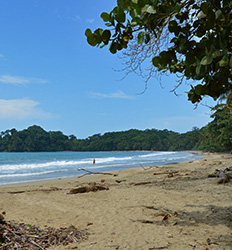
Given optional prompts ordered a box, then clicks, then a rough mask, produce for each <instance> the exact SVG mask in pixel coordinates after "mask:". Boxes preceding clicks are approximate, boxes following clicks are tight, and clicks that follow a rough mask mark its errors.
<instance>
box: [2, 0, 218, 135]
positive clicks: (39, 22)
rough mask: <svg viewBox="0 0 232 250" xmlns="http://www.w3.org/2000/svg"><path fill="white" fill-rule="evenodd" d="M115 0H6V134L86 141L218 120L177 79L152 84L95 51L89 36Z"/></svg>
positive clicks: (115, 59)
mask: <svg viewBox="0 0 232 250" xmlns="http://www.w3.org/2000/svg"><path fill="white" fill-rule="evenodd" d="M114 6H116V0H110V1H109V0H98V1H95V0H85V1H80V0H20V1H19V0H0V12H1V13H0V131H5V130H7V129H12V128H15V129H17V130H23V129H26V128H28V127H29V126H32V125H38V126H41V127H42V128H43V129H45V130H46V131H62V132H63V133H64V134H65V135H71V134H73V135H75V136H76V137H77V138H87V137H89V136H91V135H94V134H98V133H101V134H104V133H106V132H113V131H125V130H129V129H139V130H145V129H153V128H154V129H168V130H173V131H176V132H180V133H183V132H187V131H190V130H192V128H193V127H198V128H201V127H203V126H205V125H207V123H208V122H210V121H211V118H210V109H209V108H208V107H207V105H213V101H211V99H209V98H208V99H206V101H204V105H199V106H198V107H197V108H196V109H195V106H194V105H193V104H191V103H190V102H189V101H188V100H187V99H188V98H187V94H186V92H187V91H188V90H189V89H190V87H189V86H188V85H186V84H183V85H182V86H181V87H180V88H179V89H178V90H177V92H178V96H176V95H175V94H173V93H171V92H170V91H171V90H172V89H173V87H174V86H175V85H176V78H175V76H169V77H163V78H161V84H160V81H159V80H158V79H156V78H152V79H150V81H149V82H148V86H147V90H146V91H145V93H143V94H139V93H141V92H142V91H143V90H144V88H145V82H144V80H143V79H142V78H140V77H138V76H137V75H135V74H130V75H128V76H127V77H126V78H124V79H122V78H123V77H124V73H123V72H119V71H120V70H121V69H122V68H123V66H122V61H121V60H120V58H119V56H118V55H117V54H116V55H112V54H111V53H110V52H109V51H108V48H106V47H105V48H103V49H100V48H97V47H91V46H90V45H88V44H87V41H86V37H85V35H84V32H85V30H86V29H87V28H91V29H92V30H94V29H96V28H98V27H102V28H105V26H104V23H103V21H102V20H101V18H100V14H101V13H102V12H109V11H110V10H112V9H113V7H114Z"/></svg>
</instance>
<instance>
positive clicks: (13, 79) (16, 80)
mask: <svg viewBox="0 0 232 250" xmlns="http://www.w3.org/2000/svg"><path fill="white" fill-rule="evenodd" d="M0 82H1V83H5V84H13V85H17V86H20V85H25V84H28V83H39V84H43V83H48V82H49V81H47V80H44V79H39V78H32V77H22V76H11V75H1V76H0Z"/></svg>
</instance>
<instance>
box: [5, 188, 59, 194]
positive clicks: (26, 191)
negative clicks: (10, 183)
mask: <svg viewBox="0 0 232 250" xmlns="http://www.w3.org/2000/svg"><path fill="white" fill-rule="evenodd" d="M60 190H62V188H58V187H50V188H37V189H30V190H18V191H9V192H7V193H8V194H22V193H29V192H53V191H60Z"/></svg>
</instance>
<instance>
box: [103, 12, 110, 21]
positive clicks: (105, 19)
mask: <svg viewBox="0 0 232 250" xmlns="http://www.w3.org/2000/svg"><path fill="white" fill-rule="evenodd" d="M101 18H102V19H103V21H104V22H108V21H110V15H109V14H108V13H107V12H102V13H101Z"/></svg>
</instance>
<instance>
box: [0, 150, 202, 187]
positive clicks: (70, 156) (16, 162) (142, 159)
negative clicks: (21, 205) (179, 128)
mask: <svg viewBox="0 0 232 250" xmlns="http://www.w3.org/2000/svg"><path fill="white" fill-rule="evenodd" d="M200 158H201V155H198V154H194V153H189V152H159V151H158V152H157V151H155V152H153V151H135V152H42V153H41V152H38V153H28V152H24V153H6V152H2V153H0V185H5V184H13V183H22V182H31V181H38V180H49V179H58V178H66V177H74V176H78V175H82V174H84V173H85V172H83V171H78V170H77V169H80V168H84V169H86V170H89V171H92V172H94V171H95V172H109V171H115V170H120V169H126V168H132V167H141V166H143V167H145V166H155V165H156V166H158V165H166V164H170V163H172V164H174V163H179V162H182V161H190V160H197V159H200ZM93 159H95V164H93Z"/></svg>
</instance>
